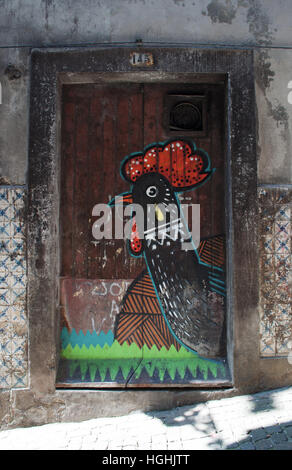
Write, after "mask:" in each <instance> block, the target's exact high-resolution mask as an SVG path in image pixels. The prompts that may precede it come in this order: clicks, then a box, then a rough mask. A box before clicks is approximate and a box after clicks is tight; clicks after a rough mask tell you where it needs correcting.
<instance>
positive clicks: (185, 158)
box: [110, 139, 213, 256]
mask: <svg viewBox="0 0 292 470" xmlns="http://www.w3.org/2000/svg"><path fill="white" fill-rule="evenodd" d="M209 167H210V161H209V157H208V154H207V153H206V152H204V151H203V150H200V149H196V146H195V144H194V143H193V142H192V141H187V140H184V139H180V140H169V141H166V142H163V143H159V144H152V145H151V146H148V147H146V149H145V150H144V152H141V153H135V154H131V155H130V156H128V157H126V158H125V160H124V161H123V163H122V166H121V175H122V177H123V178H124V179H125V180H126V181H128V182H130V183H132V188H131V191H130V192H128V193H123V194H121V195H120V196H117V197H115V198H114V199H113V200H112V201H111V202H110V205H114V204H139V206H141V207H142V208H143V214H144V215H143V217H144V227H145V226H146V227H147V226H148V222H149V217H151V214H149V212H148V211H147V208H148V207H152V209H153V208H154V213H155V218H156V219H157V221H158V222H159V223H166V219H165V212H164V211H163V210H161V207H162V208H163V207H165V208H166V211H167V207H168V206H172V207H174V206H175V207H174V208H176V209H177V210H178V211H179V202H178V199H177V197H176V193H178V192H183V191H186V190H190V189H192V188H195V187H197V186H199V185H201V184H203V183H204V182H205V181H206V180H207V179H208V178H209V176H210V175H211V174H212V171H213V170H211V169H210V168H209ZM144 234H145V231H144ZM142 238H143V239H144V237H141V235H139V231H138V230H137V225H136V222H135V220H134V218H133V226H132V235H131V239H130V244H129V248H130V251H131V253H132V254H133V255H134V256H140V255H141V254H142V252H143V248H144V245H143V243H144V240H142Z"/></svg>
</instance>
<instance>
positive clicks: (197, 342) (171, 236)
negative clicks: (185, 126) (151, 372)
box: [115, 141, 225, 357]
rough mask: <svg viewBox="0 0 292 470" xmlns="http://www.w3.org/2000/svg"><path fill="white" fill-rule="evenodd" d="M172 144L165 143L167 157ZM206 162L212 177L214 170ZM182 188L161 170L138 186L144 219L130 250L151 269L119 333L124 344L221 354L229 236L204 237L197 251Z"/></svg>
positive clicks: (127, 306) (138, 284)
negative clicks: (224, 255) (183, 205)
mask: <svg viewBox="0 0 292 470" xmlns="http://www.w3.org/2000/svg"><path fill="white" fill-rule="evenodd" d="M180 144H181V141H180ZM167 145H168V147H170V145H169V142H168V143H166V144H164V146H163V147H160V148H162V150H161V151H160V152H161V155H162V152H163V151H165V148H166V149H167V147H166V146H167ZM197 154H199V152H197ZM145 155H146V156H147V154H146V153H144V156H143V158H144V160H143V164H144V165H145ZM191 155H192V154H191ZM199 155H202V153H201V154H199ZM157 156H159V153H158V152H157ZM183 158H186V155H185V152H184V154H183ZM177 160H178V158H177V159H176V161H177ZM146 161H147V159H146ZM204 164H205V166H204V167H203V169H202V170H201V174H204V175H207V176H205V177H204V180H206V179H207V177H208V176H210V174H211V171H209V170H208V168H206V162H204ZM157 166H158V165H157ZM124 168H125V164H124ZM126 168H127V167H126ZM130 168H132V167H130ZM203 170H204V172H203ZM185 171H186V170H185V167H184V172H185ZM184 181H185V180H184ZM193 186H194V185H193ZM176 192H177V190H176V187H175V185H174V184H173V181H170V178H169V177H167V175H166V176H165V175H163V174H161V172H159V171H152V172H147V171H146V172H145V171H144V172H143V174H142V175H141V176H139V178H138V179H137V181H135V182H134V184H133V186H132V191H131V202H133V203H134V204H139V205H140V206H141V207H142V208H143V214H144V220H143V223H142V224H141V221H140V223H138V221H137V220H136V224H137V225H136V224H135V231H134V236H133V237H132V240H131V241H130V244H129V249H130V251H132V254H133V255H135V256H138V255H143V256H144V258H145V261H146V266H147V270H145V271H144V272H143V273H142V274H141V276H139V278H137V279H136V280H135V281H134V282H133V283H132V284H131V285H130V287H129V288H128V291H127V293H126V295H125V298H124V299H123V302H122V306H121V310H120V314H119V315H118V317H117V321H116V327H115V337H116V339H117V340H118V341H119V342H121V343H122V342H124V341H127V342H128V343H129V344H130V343H131V342H135V343H136V344H138V345H139V346H142V345H143V344H146V345H147V346H148V347H151V346H152V345H153V344H156V345H157V347H158V348H160V347H162V346H165V347H169V346H170V345H171V344H173V345H174V346H175V347H176V348H177V349H179V347H180V346H184V347H186V348H187V349H189V350H191V351H196V352H198V353H199V354H201V355H204V356H208V357H215V356H216V357H218V356H220V355H221V354H223V347H224V345H223V342H222V338H223V336H224V311H225V305H224V298H225V287H224V284H225V283H224V272H223V269H222V264H223V259H222V247H223V238H222V237H213V238H211V239H207V240H202V241H201V244H200V247H199V248H198V250H197V249H195V247H194V246H193V245H192V238H191V235H190V233H189V230H188V227H187V224H186V223H185V221H184V217H183V214H182V210H181V206H180V203H179V200H178V198H177V196H176ZM127 198H129V195H127V196H126V197H125V199H127ZM128 202H129V199H128ZM149 208H150V209H149ZM151 211H152V212H151ZM153 213H154V214H155V217H154V223H153ZM151 217H152V219H151ZM141 227H142V228H141ZM149 227H150V228H149ZM142 230H143V236H142V233H141V231H142ZM210 253H213V254H212V255H210ZM208 256H212V259H211V258H208Z"/></svg>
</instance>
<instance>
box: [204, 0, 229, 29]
mask: <svg viewBox="0 0 292 470" xmlns="http://www.w3.org/2000/svg"><path fill="white" fill-rule="evenodd" d="M207 11H208V13H206V12H202V13H203V14H205V15H206V14H207V16H209V17H210V18H211V21H212V23H227V24H231V23H232V21H233V19H234V18H235V16H236V8H235V7H234V6H233V5H232V3H231V1H230V0H225V4H224V3H221V2H220V1H219V0H212V2H211V3H209V5H208V6H207Z"/></svg>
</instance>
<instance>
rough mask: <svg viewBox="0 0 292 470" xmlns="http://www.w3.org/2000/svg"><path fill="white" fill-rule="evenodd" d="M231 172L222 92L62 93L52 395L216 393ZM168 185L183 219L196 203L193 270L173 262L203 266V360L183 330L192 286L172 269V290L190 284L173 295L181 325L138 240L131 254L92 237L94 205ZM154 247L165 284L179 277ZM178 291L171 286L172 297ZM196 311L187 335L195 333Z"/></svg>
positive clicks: (152, 87)
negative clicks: (171, 389) (159, 182)
mask: <svg viewBox="0 0 292 470" xmlns="http://www.w3.org/2000/svg"><path fill="white" fill-rule="evenodd" d="M176 145H177V147H178V149H176V152H177V153H175V154H174V153H173V155H175V158H176V160H175V159H173V158H172V160H171V162H170V165H171V169H169V168H168V166H169V165H168V163H167V157H166V152H167V150H168V146H169V148H170V150H171V148H172V147H173V148H174V147H175V146H176ZM199 149H201V150H199ZM154 153H156V156H157V158H158V161H160V165H159V164H155V165H156V166H155V165H154V164H153V165H152V166H150V165H149V164H148V167H149V168H147V163H146V161H147V158H149V155H150V157H151V155H154ZM125 157H128V159H127V158H126V159H125ZM193 158H196V159H198V165H199V166H198V165H195V162H194V161H193ZM135 159H136V160H137V161H136V164H137V168H139V169H140V174H139V170H138V169H137V170H136V172H137V175H138V176H137V178H136V176H133V171H134V170H133V169H132V168H133V165H132V164H134V160H135ZM159 159H160V160H159ZM200 165H201V166H200ZM224 168H225V159H224V85H223V84H220V83H218V84H214V83H213V84H206V83H205V84H181V85H178V84H170V83H148V84H146V83H111V84H94V85H93V84H86V85H66V86H63V93H62V170H61V174H62V177H61V207H60V227H61V240H60V243H61V277H60V292H61V300H60V304H61V305H60V312H61V353H60V364H59V371H58V377H57V386H59V387H61V386H74V387H76V386H77V387H88V386H90V387H102V386H106V387H108V386H112V387H121V386H122V387H124V386H127V387H131V386H133V387H134V386H135V387H136V386H147V387H149V386H182V385H188V386H193V385H196V384H198V385H201V384H203V385H206V384H210V385H211V386H218V384H220V383H223V384H224V382H225V381H226V380H227V379H228V377H227V375H226V374H227V367H226V363H225V357H226V332H225V329H226V326H225V321H226V313H225V310H226V306H225V305H226V302H225V292H226V290H225V289H226V286H225V274H224V272H225V271H224V269H225V218H226V217H225V205H224V200H225V196H224V193H225V174H224V172H225V170H224ZM127 171H128V177H127V174H126V173H127ZM147 172H148V174H147V175H146V173H147ZM175 172H176V175H177V179H174V176H173V175H174V174H175ZM161 175H162V179H163V181H164V183H165V184H166V186H167V185H169V191H170V193H171V194H172V195H173V197H174V200H175V201H177V205H178V208H179V210H180V206H181V204H182V203H187V204H200V237H201V239H200V244H199V245H198V247H196V249H195V250H194V253H193V254H190V255H189V258H188V259H187V258H185V257H184V255H183V254H181V253H180V252H179V251H176V252H175V253H176V255H175V256H176V259H177V260H180V266H184V265H185V266H186V268H185V269H186V270H187V269H191V270H192V263H191V262H190V261H188V260H189V259H193V260H194V262H195V263H196V260H197V261H198V263H197V264H198V266H197V267H196V270H195V271H194V273H198V277H199V278H200V286H203V285H204V286H205V284H206V282H207V283H208V286H209V287H208V290H206V292H205V293H204V295H203V297H202V302H201V303H202V306H201V307H198V306H197V307H195V306H194V309H195V308H196V309H197V311H198V315H199V316H200V315H201V317H202V318H206V322H207V323H206V324H205V323H204V321H205V320H202V319H201V320H200V321H198V325H199V326H198V325H194V335H196V334H197V333H195V332H196V331H197V330H198V331H200V328H201V332H199V333H198V335H199V336H198V337H200V338H202V337H203V336H204V335H205V336H204V340H202V341H201V342H202V344H203V343H204V344H203V346H202V347H201V349H200V347H198V351H199V353H198V351H197V350H196V344H197V343H198V340H197V343H196V342H195V340H194V339H192V338H191V339H190V340H189V339H188V338H187V335H188V333H187V332H186V331H183V329H184V328H183V327H182V325H184V321H185V311H186V309H187V308H188V307H187V303H186V302H187V301H190V302H192V301H193V299H192V295H191V294H190V295H191V297H190V299H184V293H185V292H186V285H187V283H188V282H190V281H189V280H188V279H187V276H185V273H184V269H182V268H178V267H177V270H176V272H175V273H174V274H173V279H174V278H175V277H176V278H177V279H178V278H179V276H182V277H183V282H182V284H183V285H184V287H183V288H181V290H179V289H177V292H178V293H177V296H178V303H179V307H177V308H178V309H179V312H178V315H182V318H183V321H182V322H176V319H175V317H176V316H177V312H176V311H175V310H174V311H173V312H170V316H168V311H167V310H171V307H170V306H169V305H171V302H170V304H169V303H168V300H167V297H165V298H164V299H163V298H162V297H161V289H160V283H161V282H162V276H160V275H158V273H156V272H155V267H154V268H153V269H152V270H151V268H150V260H151V254H150V252H149V250H148V252H147V250H144V251H143V250H142V248H141V247H142V244H141V245H139V243H140V241H139V239H137V240H138V241H137V244H138V248H137V244H136V245H135V244H134V241H133V240H132V242H130V245H129V242H127V241H126V240H117V239H115V237H114V234H113V236H112V239H106V240H105V239H103V240H96V239H94V237H93V232H92V227H93V224H94V222H95V220H96V217H94V216H93V215H92V211H93V207H94V206H95V205H96V204H100V203H104V204H108V203H109V202H110V201H112V200H113V198H114V197H115V196H117V195H119V194H125V193H131V191H134V193H135V188H137V187H141V184H140V183H141V182H142V181H146V182H147V178H148V177H150V180H151V181H152V182H153V181H154V180H153V178H154V179H155V178H157V177H161ZM123 176H124V177H123ZM140 177H141V178H140ZM142 177H143V178H142ZM151 178H152V179H151ZM179 178H180V180H181V183H180V182H179ZM150 180H149V181H150ZM179 184H181V187H183V188H184V190H183V191H182V190H181V188H180V187H179V186H178V185H179ZM134 193H133V194H134ZM131 194H132V193H131ZM127 197H128V200H129V201H130V200H132V196H127ZM129 198H130V199H129ZM113 222H114V218H113ZM133 234H135V232H134V231H133ZM131 243H133V244H132V245H131ZM135 243H136V242H135ZM143 243H144V242H143ZM143 246H146V245H143ZM159 248H161V250H162V252H163V253H164V260H165V261H164V264H162V265H161V266H160V267H159V269H162V271H163V272H164V276H165V278H166V279H168V278H169V276H170V274H166V273H170V272H171V269H173V268H171V269H170V265H171V259H170V258H171V257H170V256H169V253H170V252H168V251H166V250H164V251H163V249H164V248H163V247H159ZM135 250H137V252H135ZM146 252H147V253H148V255H147V253H146ZM133 255H134V256H133ZM192 256H193V258H192ZM162 258H163V256H162ZM189 262H190V266H191V268H189V264H188V263H189ZM173 265H174V264H173ZM192 282H193V281H192ZM194 282H195V283H197V281H194ZM166 284H167V282H166ZM167 285H168V284H167ZM196 285H197V284H196ZM171 289H172V287H171V284H170V283H169V287H168V294H169V293H170V292H171ZM182 289H184V290H182ZM191 292H192V291H191ZM193 292H196V291H193ZM207 303H209V304H210V305H209V306H208V307H206V309H207V310H206V309H205V305H207ZM192 312H193V311H191V309H190V314H189V316H188V323H187V322H186V323H185V325H186V326H185V330H188V329H189V327H191V328H192V318H195V317H192V315H193V313H192ZM206 312H207V313H206ZM206 315H207V316H210V318H208V319H207V316H206ZM196 321H197V320H196ZM196 321H195V323H196ZM208 322H209V323H208ZM178 323H181V324H180V325H179V324H178ZM200 325H201V326H200ZM214 325H215V326H214ZM213 326H214V329H213V330H214V331H213V330H212V328H213ZM196 328H197V330H196ZM206 331H209V332H210V333H208V332H207V333H206ZM211 331H213V333H212V332H211ZM212 335H213V336H212ZM199 346H200V345H199ZM205 346H206V348H205Z"/></svg>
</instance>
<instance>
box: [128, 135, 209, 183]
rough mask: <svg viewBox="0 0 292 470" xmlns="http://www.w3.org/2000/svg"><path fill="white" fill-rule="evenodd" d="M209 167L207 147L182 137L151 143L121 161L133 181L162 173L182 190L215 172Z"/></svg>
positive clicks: (130, 180)
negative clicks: (201, 147)
mask: <svg viewBox="0 0 292 470" xmlns="http://www.w3.org/2000/svg"><path fill="white" fill-rule="evenodd" d="M209 166H210V161H209V156H208V154H207V153H206V152H205V151H204V150H201V149H196V147H195V144H194V143H193V142H191V141H186V140H183V139H180V140H168V141H166V142H163V143H157V144H152V145H151V146H148V147H146V148H145V150H144V152H143V153H142V152H141V153H135V154H132V155H129V156H128V157H126V159H125V160H124V162H123V163H122V168H121V173H122V176H123V177H124V179H125V180H127V181H129V182H131V183H135V182H136V181H138V180H139V178H140V177H141V176H143V175H145V174H147V173H159V174H161V175H163V176H164V177H165V178H167V179H168V181H169V182H170V183H171V185H172V187H173V189H174V190H175V191H183V190H186V189H191V188H192V187H195V186H197V185H199V184H201V183H203V182H204V181H205V180H206V179H207V178H208V176H210V174H211V173H212V170H210V168H209Z"/></svg>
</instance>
